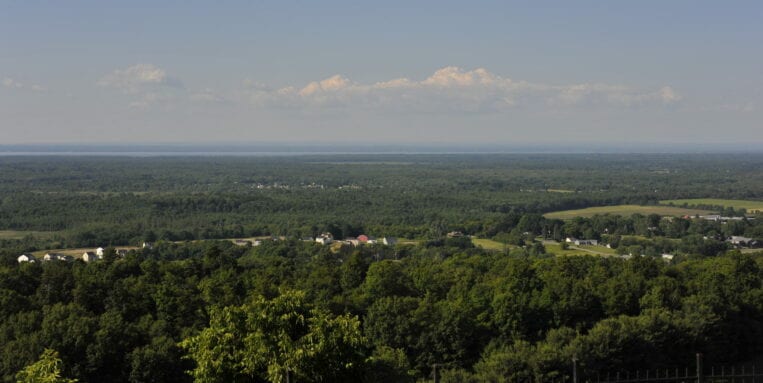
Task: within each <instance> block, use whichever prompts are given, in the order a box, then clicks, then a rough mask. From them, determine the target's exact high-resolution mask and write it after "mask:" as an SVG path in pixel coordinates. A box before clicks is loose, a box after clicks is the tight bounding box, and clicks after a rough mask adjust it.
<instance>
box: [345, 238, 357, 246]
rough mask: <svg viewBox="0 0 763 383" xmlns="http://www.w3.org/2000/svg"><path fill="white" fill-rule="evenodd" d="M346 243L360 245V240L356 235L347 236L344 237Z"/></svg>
mask: <svg viewBox="0 0 763 383" xmlns="http://www.w3.org/2000/svg"><path fill="white" fill-rule="evenodd" d="M344 243H345V244H348V245H352V246H356V247H357V246H360V240H359V239H357V238H355V237H347V238H345V239H344Z"/></svg>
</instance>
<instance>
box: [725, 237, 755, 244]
mask: <svg viewBox="0 0 763 383" xmlns="http://www.w3.org/2000/svg"><path fill="white" fill-rule="evenodd" d="M728 241H729V242H731V244H733V245H747V244H748V243H750V242H752V238H747V237H740V236H736V235H734V236H732V237H731V238H729V239H728Z"/></svg>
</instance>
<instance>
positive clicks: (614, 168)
mask: <svg viewBox="0 0 763 383" xmlns="http://www.w3.org/2000/svg"><path fill="white" fill-rule="evenodd" d="M761 168H763V156H761V155H759V154H744V155H742V154H738V155H730V154H724V155H720V154H712V155H665V154H650V155H646V154H644V155H637V154H623V155H614V154H600V155H594V154H587V155H583V154H578V155H540V154H536V155H530V154H525V155H509V154H503V155H499V154H492V155H487V154H486V155H394V156H393V155H367V156H363V155H344V156H340V155H323V156H306V155H305V156H289V157H211V158H207V157H180V158H178V157H158V158H154V157H151V158H131V157H0V230H17V231H44V232H49V233H53V234H52V235H50V236H48V239H50V241H49V242H48V243H47V244H46V246H47V247H49V248H57V247H80V246H100V245H109V244H110V245H128V244H137V243H140V242H141V241H142V240H143V239H145V238H147V237H148V238H157V239H165V240H175V241H178V240H192V239H214V238H232V237H250V236H260V235H271V234H273V235H288V236H305V235H315V234H316V233H319V232H322V231H325V230H327V229H332V228H335V227H338V228H342V230H343V231H344V232H345V233H344V234H345V235H351V234H352V233H355V234H357V233H358V232H366V233H374V234H375V235H379V236H381V235H391V236H396V237H404V238H415V237H420V236H423V235H426V234H427V233H428V232H429V231H430V229H431V227H432V226H433V225H434V224H439V225H441V226H444V227H448V228H450V227H452V228H458V229H460V230H462V231H464V232H465V233H467V234H472V235H480V236H482V235H484V234H485V233H484V231H485V230H486V228H487V227H488V226H490V223H489V222H492V221H499V220H502V219H503V216H504V215H505V214H506V213H510V212H515V213H524V212H533V213H544V212H548V211H554V210H563V209H571V208H582V207H588V206H600V205H616V204H620V203H634V204H656V203H657V201H659V200H662V199H673V198H692V197H719V198H739V199H757V200H760V199H761V198H763V173H762V172H761V171H760V169H761ZM334 230H335V229H334ZM39 239H40V238H35V239H34V240H37V242H39ZM32 242H34V241H33V240H30V241H29V243H32Z"/></svg>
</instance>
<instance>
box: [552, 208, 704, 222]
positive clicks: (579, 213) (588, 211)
mask: <svg viewBox="0 0 763 383" xmlns="http://www.w3.org/2000/svg"><path fill="white" fill-rule="evenodd" d="M636 213H638V214H642V215H649V214H659V215H668V216H684V215H697V214H712V213H713V212H712V211H709V210H700V209H687V208H682V207H675V206H661V205H658V206H640V205H615V206H597V207H589V208H585V209H577V210H562V211H555V212H551V213H546V214H544V215H543V216H544V217H546V218H554V219H573V218H575V217H593V216H594V215H597V214H615V215H623V216H628V215H631V214H636Z"/></svg>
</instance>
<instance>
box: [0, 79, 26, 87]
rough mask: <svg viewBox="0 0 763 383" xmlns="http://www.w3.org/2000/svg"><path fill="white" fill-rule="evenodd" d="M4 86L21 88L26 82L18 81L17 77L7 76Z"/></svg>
mask: <svg viewBox="0 0 763 383" xmlns="http://www.w3.org/2000/svg"><path fill="white" fill-rule="evenodd" d="M3 86H4V87H6V88H15V89H21V88H23V87H24V84H22V83H20V82H18V81H16V80H15V79H12V78H10V77H6V78H4V79H3Z"/></svg>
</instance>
